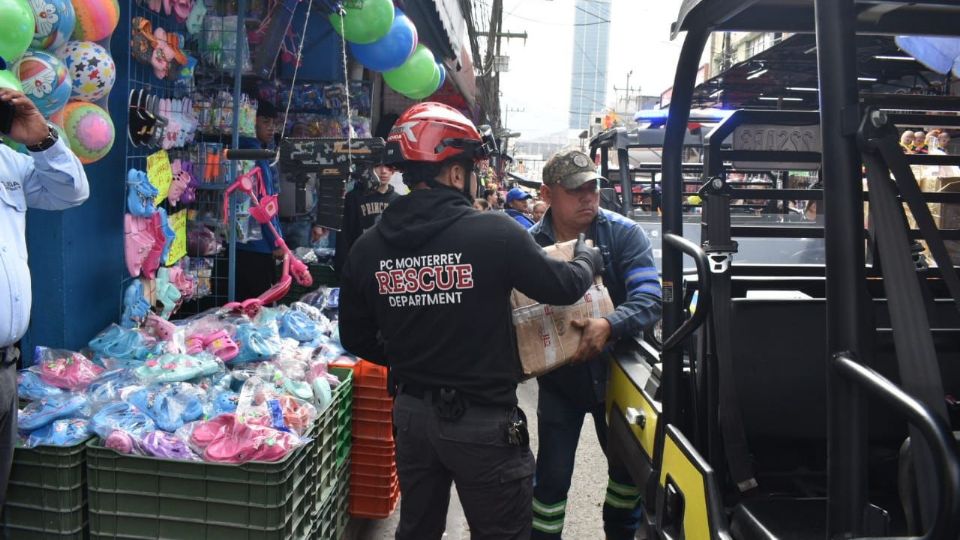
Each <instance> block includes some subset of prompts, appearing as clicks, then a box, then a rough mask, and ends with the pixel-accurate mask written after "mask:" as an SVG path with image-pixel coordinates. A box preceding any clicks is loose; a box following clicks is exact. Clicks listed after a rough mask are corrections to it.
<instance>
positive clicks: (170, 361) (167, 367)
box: [133, 354, 200, 383]
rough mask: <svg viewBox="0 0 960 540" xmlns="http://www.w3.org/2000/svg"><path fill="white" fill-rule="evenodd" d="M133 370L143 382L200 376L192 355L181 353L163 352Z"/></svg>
mask: <svg viewBox="0 0 960 540" xmlns="http://www.w3.org/2000/svg"><path fill="white" fill-rule="evenodd" d="M133 372H134V374H135V375H136V376H137V377H138V378H139V379H140V380H141V381H143V382H158V383H165V382H182V381H189V380H190V379H193V378H196V377H198V376H200V369H198V368H197V364H196V363H195V362H194V361H193V357H191V356H188V355H183V354H165V355H163V356H161V357H159V358H155V359H151V360H147V361H146V362H144V364H143V365H142V366H140V367H138V368H136V369H135V370H134V371H133Z"/></svg>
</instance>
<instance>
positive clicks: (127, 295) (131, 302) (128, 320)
mask: <svg viewBox="0 0 960 540" xmlns="http://www.w3.org/2000/svg"><path fill="white" fill-rule="evenodd" d="M149 313H150V303H149V302H147V299H146V298H144V297H143V283H142V282H141V281H140V280H139V279H135V280H133V283H131V284H130V285H129V286H127V290H126V291H124V293H123V314H122V315H121V316H120V326H123V327H124V328H133V327H135V326H138V325H140V324H141V323H142V322H143V321H145V320H146V319H147V314H149Z"/></svg>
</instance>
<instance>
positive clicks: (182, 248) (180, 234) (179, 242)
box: [164, 210, 187, 266]
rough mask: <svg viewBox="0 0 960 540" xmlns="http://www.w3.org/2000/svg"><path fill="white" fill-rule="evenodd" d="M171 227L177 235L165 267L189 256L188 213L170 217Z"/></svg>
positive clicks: (184, 212)
mask: <svg viewBox="0 0 960 540" xmlns="http://www.w3.org/2000/svg"><path fill="white" fill-rule="evenodd" d="M169 221H170V227H171V228H172V229H173V232H174V233H176V235H175V236H174V239H173V245H171V246H170V252H169V253H168V254H167V260H166V262H165V263H164V265H165V266H170V265H172V264H175V263H176V262H177V261H179V260H180V259H182V258H183V256H184V255H186V254H187V211H186V210H181V211H179V212H177V213H176V214H172V215H171V216H170V217H169Z"/></svg>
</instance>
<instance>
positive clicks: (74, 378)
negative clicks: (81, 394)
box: [40, 352, 103, 391]
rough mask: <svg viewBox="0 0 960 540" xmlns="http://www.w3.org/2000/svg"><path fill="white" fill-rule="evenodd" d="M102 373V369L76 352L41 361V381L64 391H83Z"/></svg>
mask: <svg viewBox="0 0 960 540" xmlns="http://www.w3.org/2000/svg"><path fill="white" fill-rule="evenodd" d="M101 373H103V368H102V367H100V366H98V365H96V364H94V363H93V362H91V361H90V359H89V358H87V357H86V356H84V355H82V354H80V353H75V352H68V353H67V354H65V355H62V356H57V357H54V358H45V359H43V360H41V361H40V379H41V380H42V381H43V382H45V383H47V384H50V385H53V386H56V387H57V388H63V389H64V390H73V391H77V390H83V389H84V388H86V387H87V386H89V385H90V383H91V382H93V381H94V379H96V378H97V377H99V376H100V374H101Z"/></svg>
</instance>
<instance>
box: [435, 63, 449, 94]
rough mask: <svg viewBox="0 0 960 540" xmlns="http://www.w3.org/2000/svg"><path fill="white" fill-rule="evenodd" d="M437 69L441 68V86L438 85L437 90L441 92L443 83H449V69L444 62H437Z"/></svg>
mask: <svg viewBox="0 0 960 540" xmlns="http://www.w3.org/2000/svg"><path fill="white" fill-rule="evenodd" d="M437 67H438V68H440V84H438V85H437V90H439V89H440V87H442V86H443V83H445V82H447V68H446V66H444V65H443V62H437Z"/></svg>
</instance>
